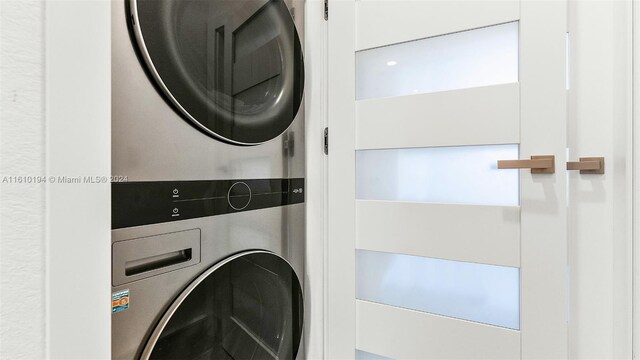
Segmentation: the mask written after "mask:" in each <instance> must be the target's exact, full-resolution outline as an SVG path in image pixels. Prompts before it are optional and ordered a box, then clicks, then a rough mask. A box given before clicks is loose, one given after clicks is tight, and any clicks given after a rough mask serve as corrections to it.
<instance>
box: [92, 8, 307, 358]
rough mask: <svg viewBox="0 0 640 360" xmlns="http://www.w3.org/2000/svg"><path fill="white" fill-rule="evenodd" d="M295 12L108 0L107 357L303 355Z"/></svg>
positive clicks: (299, 15)
mask: <svg viewBox="0 0 640 360" xmlns="http://www.w3.org/2000/svg"><path fill="white" fill-rule="evenodd" d="M303 20H304V3H303V2H302V0H128V1H125V0H117V1H113V2H112V31H111V38H112V175H113V183H112V247H111V250H112V295H111V297H112V298H111V300H112V302H111V304H112V309H111V311H112V356H113V358H114V359H139V358H142V359H300V358H302V357H303V354H304V350H303V348H304V345H303V344H304V339H303V324H304V300H303V299H304V296H303V285H304V272H303V269H304V249H305V222H304V221H305V220H304V219H305V204H304V200H305V180H304V177H305V161H304V158H305V154H304V150H305V142H304V133H305V128H304V126H305V123H304V106H303V103H304V98H303V90H304V60H303V54H302V49H303V40H304V34H303V32H302V31H303V29H304V26H303V25H304V24H303ZM87 241H91V239H87Z"/></svg>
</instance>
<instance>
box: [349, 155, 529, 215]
mask: <svg viewBox="0 0 640 360" xmlns="http://www.w3.org/2000/svg"><path fill="white" fill-rule="evenodd" d="M503 159H504V160H515V159H518V145H517V144H509V145H481V146H457V147H433V148H411V149H383V150H358V151H356V197H357V198H358V199H362V200H392V201H413V202H430V203H446V204H472V205H497V206H517V205H519V172H518V170H498V169H497V166H496V161H497V160H503Z"/></svg>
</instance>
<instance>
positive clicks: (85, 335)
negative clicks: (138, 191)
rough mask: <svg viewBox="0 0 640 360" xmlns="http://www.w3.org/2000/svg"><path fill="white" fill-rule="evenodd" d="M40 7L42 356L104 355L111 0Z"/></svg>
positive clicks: (51, 0)
mask: <svg viewBox="0 0 640 360" xmlns="http://www.w3.org/2000/svg"><path fill="white" fill-rule="evenodd" d="M45 7H46V8H45V19H46V21H45V62H46V70H45V96H46V109H45V111H46V115H45V116H46V124H45V126H46V132H47V140H46V156H47V159H46V176H47V178H51V177H53V178H54V181H52V180H49V181H48V182H47V185H46V199H43V200H44V201H45V202H46V208H47V210H46V222H47V227H46V259H45V261H46V270H45V271H46V285H45V286H46V294H47V295H46V314H44V315H45V319H46V320H45V321H46V326H47V328H46V357H47V358H50V359H72V358H75V359H110V358H111V298H110V295H111V184H110V182H106V183H101V184H90V183H79V184H61V183H60V182H58V181H57V177H58V176H68V177H76V176H81V177H82V176H107V177H108V176H110V175H111V2H110V1H109V0H97V1H83V0H73V1H60V0H47V1H46V3H45ZM29 175H38V174H29ZM34 240H35V239H34Z"/></svg>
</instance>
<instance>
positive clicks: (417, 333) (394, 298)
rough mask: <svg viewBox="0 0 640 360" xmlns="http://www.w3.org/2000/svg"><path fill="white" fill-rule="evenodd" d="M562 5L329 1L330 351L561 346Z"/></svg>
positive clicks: (459, 354)
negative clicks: (500, 165)
mask: <svg viewBox="0 0 640 360" xmlns="http://www.w3.org/2000/svg"><path fill="white" fill-rule="evenodd" d="M566 10H567V3H566V1H562V0H558V1H533V0H521V1H513V0H500V1H484V0H466V1H458V0H441V1H440V0H435V1H434V0H359V1H354V0H334V1H331V2H329V20H328V31H329V37H328V55H329V66H328V78H329V79H328V80H329V88H328V94H329V97H328V104H329V105H328V106H329V111H328V122H329V162H328V163H329V165H328V177H329V185H328V214H329V215H328V216H329V217H328V250H327V257H328V259H327V267H326V269H327V280H326V281H327V295H326V302H327V303H326V309H327V315H326V316H327V318H326V319H327V323H326V326H327V327H326V338H325V339H326V354H325V355H326V357H327V358H329V359H339V358H353V357H354V356H355V357H356V358H362V359H377V358H394V359H428V358H431V359H446V358H464V359H496V358H504V359H516V358H523V359H543V358H548V359H550V358H553V359H558V358H566V356H567V216H566V211H567V210H566V206H567V205H566V170H565V162H566V155H565V154H566V147H567V146H566V145H567V144H566V118H567V116H566V115H567V114H566V96H567V95H566V32H567V20H566V19H567V12H566ZM539 155H552V156H554V157H555V162H553V161H547V160H543V161H529V162H527V161H525V162H520V163H515V164H514V163H509V162H508V163H506V164H505V163H503V165H507V167H510V166H513V165H516V166H532V165H533V166H540V167H547V166H548V165H550V163H552V162H553V163H554V164H555V171H551V170H550V169H547V170H543V171H533V172H532V171H531V170H528V169H523V170H508V169H498V168H497V166H496V164H497V161H498V160H516V159H523V160H527V159H530V158H531V157H532V156H539Z"/></svg>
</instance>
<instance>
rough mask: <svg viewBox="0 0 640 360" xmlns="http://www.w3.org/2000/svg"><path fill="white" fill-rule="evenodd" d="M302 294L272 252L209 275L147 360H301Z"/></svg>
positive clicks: (190, 292)
mask: <svg viewBox="0 0 640 360" xmlns="http://www.w3.org/2000/svg"><path fill="white" fill-rule="evenodd" d="M302 330H303V299H302V288H301V286H300V282H299V280H298V277H297V276H296V274H295V272H294V270H293V268H291V266H290V265H289V263H288V262H287V261H286V260H284V259H283V258H281V257H280V256H278V255H275V254H273V253H271V252H266V251H249V252H245V253H241V254H238V255H234V256H232V257H230V258H228V259H226V260H223V261H222V262H220V263H219V264H217V265H215V266H213V267H211V268H210V269H209V270H207V271H205V272H204V273H203V274H202V275H200V276H199V277H198V278H197V279H196V280H194V281H193V282H192V283H191V284H190V285H189V286H188V287H187V288H186V289H185V290H184V291H183V292H182V293H181V294H180V295H179V296H178V298H177V299H176V300H175V301H174V303H173V304H172V305H171V306H170V307H169V309H168V310H167V311H166V313H165V314H164V316H163V317H162V318H161V319H160V322H159V323H158V325H157V326H156V328H155V329H154V331H153V333H152V334H151V337H150V339H149V341H148V342H147V345H146V347H145V348H144V350H143V353H142V357H141V358H142V359H256V360H257V359H260V360H262V359H274V360H275V359H295V357H296V354H297V352H298V348H299V346H300V339H301V337H302Z"/></svg>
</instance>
